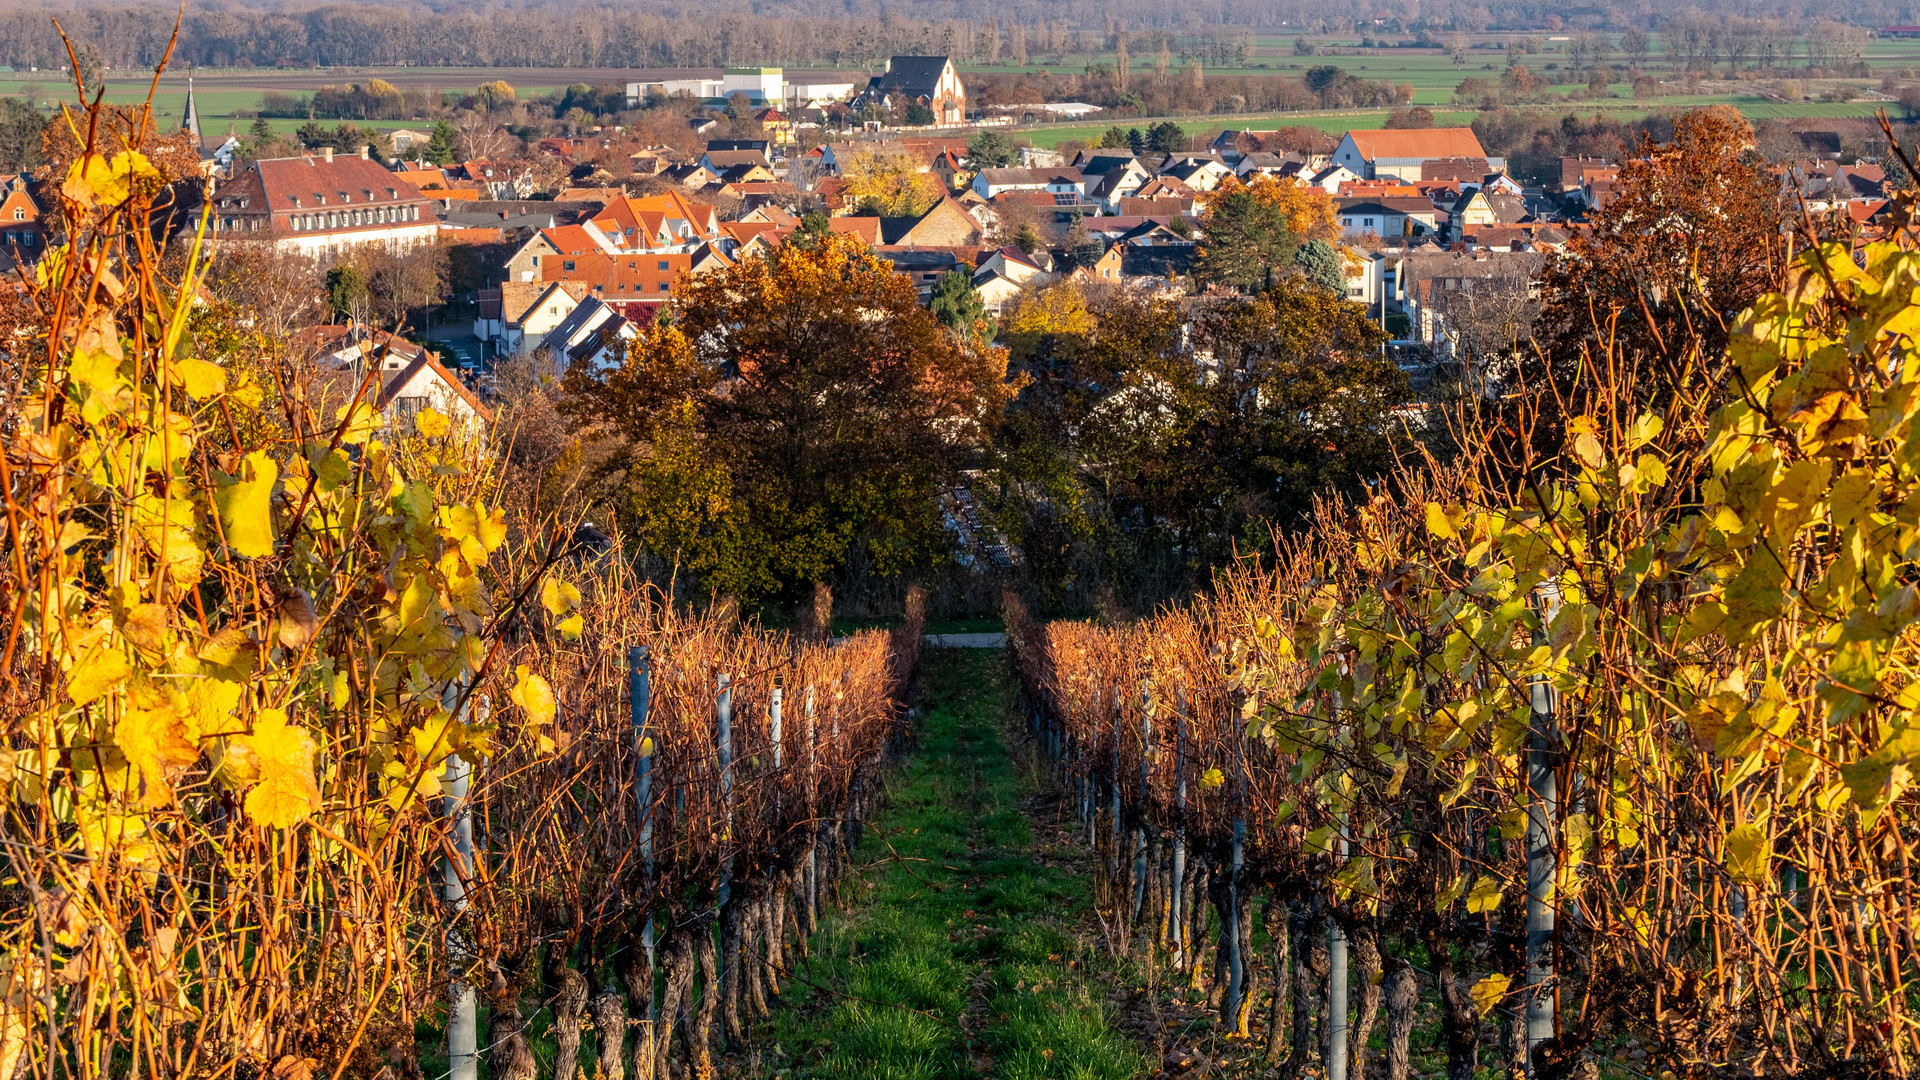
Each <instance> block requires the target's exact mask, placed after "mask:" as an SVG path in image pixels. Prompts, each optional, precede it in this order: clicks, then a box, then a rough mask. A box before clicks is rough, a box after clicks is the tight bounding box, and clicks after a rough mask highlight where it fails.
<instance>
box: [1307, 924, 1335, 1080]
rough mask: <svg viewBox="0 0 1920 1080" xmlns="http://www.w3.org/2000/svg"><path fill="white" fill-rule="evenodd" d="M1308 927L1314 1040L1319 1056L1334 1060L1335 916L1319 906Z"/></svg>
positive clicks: (1321, 1058) (1308, 956)
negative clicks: (1331, 992) (1331, 936)
mask: <svg viewBox="0 0 1920 1080" xmlns="http://www.w3.org/2000/svg"><path fill="white" fill-rule="evenodd" d="M1315 906H1316V907H1318V905H1315ZM1308 927H1309V928H1308V931H1307V951H1306V957H1307V970H1308V971H1310V972H1312V978H1311V979H1309V980H1308V984H1307V985H1308V986H1309V987H1310V988H1311V991H1310V992H1311V993H1313V994H1314V996H1315V1002H1314V1010H1313V1012H1314V1015H1313V1044H1314V1045H1315V1046H1316V1047H1319V1049H1320V1060H1321V1061H1323V1062H1325V1061H1331V1060H1333V1023H1332V1021H1331V1016H1332V1007H1333V999H1332V997H1331V996H1330V995H1328V994H1327V988H1328V986H1330V985H1331V980H1332V979H1333V951H1332V947H1331V945H1330V944H1329V942H1328V940H1327V938H1328V935H1329V934H1331V933H1332V930H1333V920H1332V919H1330V918H1328V916H1327V913H1326V912H1325V911H1319V910H1316V911H1315V912H1314V913H1313V920H1312V922H1311V923H1309V924H1308Z"/></svg>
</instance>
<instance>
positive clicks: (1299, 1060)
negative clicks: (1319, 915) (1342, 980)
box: [1284, 904, 1324, 1080]
mask: <svg viewBox="0 0 1920 1080" xmlns="http://www.w3.org/2000/svg"><path fill="white" fill-rule="evenodd" d="M1318 921H1319V920H1317V919H1315V918H1314V917H1313V914H1312V909H1311V908H1310V907H1309V906H1308V905H1306V904H1295V905H1294V907H1293V910H1292V911H1291V912H1289V913H1288V915H1287V931H1288V936H1289V937H1291V938H1292V939H1293V941H1292V952H1293V1039H1292V1042H1293V1045H1292V1047H1291V1048H1290V1049H1289V1051H1288V1054H1287V1065H1286V1070H1285V1073H1284V1075H1285V1076H1287V1077H1288V1078H1289V1080H1292V1078H1295V1077H1298V1076H1300V1075H1301V1073H1302V1071H1303V1070H1305V1069H1306V1067H1307V1062H1309V1061H1311V1060H1312V1059H1313V1050H1312V1047H1313V1045H1314V1041H1315V1040H1314V1038H1313V999H1314V982H1313V957H1314V949H1313V947H1314V940H1313V928H1314V926H1315V925H1317V924H1318ZM1323 985H1324V984H1323Z"/></svg>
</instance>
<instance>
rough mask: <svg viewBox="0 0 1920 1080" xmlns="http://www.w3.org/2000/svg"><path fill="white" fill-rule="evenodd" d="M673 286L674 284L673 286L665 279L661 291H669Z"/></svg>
mask: <svg viewBox="0 0 1920 1080" xmlns="http://www.w3.org/2000/svg"><path fill="white" fill-rule="evenodd" d="M671 288H672V286H671V285H668V284H667V283H666V282H664V281H663V282H661V283H660V291H661V292H667V291H668V290H670V289H671Z"/></svg>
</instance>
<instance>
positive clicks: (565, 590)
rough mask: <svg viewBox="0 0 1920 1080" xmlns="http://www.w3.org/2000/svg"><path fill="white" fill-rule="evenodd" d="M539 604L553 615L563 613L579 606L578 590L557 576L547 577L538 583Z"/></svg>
mask: <svg viewBox="0 0 1920 1080" xmlns="http://www.w3.org/2000/svg"><path fill="white" fill-rule="evenodd" d="M540 606H541V607H544V608H546V609H547V610H548V611H550V612H552V613H553V614H555V615H565V614H566V613H567V612H569V611H572V610H573V609H574V608H577V607H579V606H580V590H579V589H577V588H574V587H573V586H572V585H569V584H567V583H566V582H564V581H561V580H560V579H559V578H557V577H549V578H548V579H547V580H546V581H544V582H542V583H541V585H540Z"/></svg>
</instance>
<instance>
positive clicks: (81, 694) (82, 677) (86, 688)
mask: <svg viewBox="0 0 1920 1080" xmlns="http://www.w3.org/2000/svg"><path fill="white" fill-rule="evenodd" d="M132 671H133V669H132V668H130V667H128V666H127V658H126V657H124V656H122V655H120V652H119V650H117V649H103V650H101V651H99V652H96V653H94V654H92V655H91V656H88V657H87V658H86V659H84V660H82V661H80V662H79V663H78V664H75V665H74V667H73V670H72V671H70V672H68V673H67V697H69V698H71V699H72V700H73V703H74V704H75V705H85V704H86V703H87V702H89V701H92V700H94V699H95V698H97V697H99V696H100V695H102V694H104V693H106V692H107V691H109V690H111V689H113V688H114V687H116V686H118V685H120V683H121V680H123V679H125V678H126V677H127V676H128V675H129V674H131V673H132Z"/></svg>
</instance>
